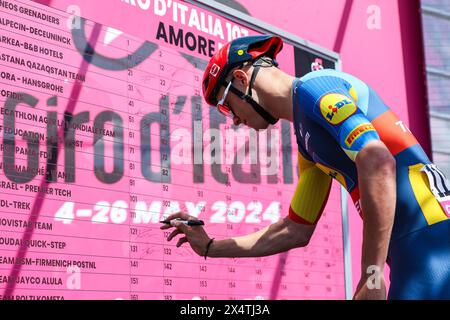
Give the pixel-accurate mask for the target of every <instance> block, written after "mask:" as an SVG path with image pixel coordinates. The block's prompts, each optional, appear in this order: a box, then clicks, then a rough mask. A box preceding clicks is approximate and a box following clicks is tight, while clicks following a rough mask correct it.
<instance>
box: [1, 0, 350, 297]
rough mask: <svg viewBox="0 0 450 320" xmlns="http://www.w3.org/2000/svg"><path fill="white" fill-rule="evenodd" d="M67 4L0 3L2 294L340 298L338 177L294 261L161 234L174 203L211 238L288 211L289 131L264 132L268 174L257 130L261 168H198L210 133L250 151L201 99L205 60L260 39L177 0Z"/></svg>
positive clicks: (285, 62)
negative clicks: (209, 250) (223, 46)
mask: <svg viewBox="0 0 450 320" xmlns="http://www.w3.org/2000/svg"><path fill="white" fill-rule="evenodd" d="M38 2H41V3H38ZM75 3H76V5H75V6H74V1H69V0H55V1H37V2H32V1H10V2H4V5H3V6H2V7H0V12H1V16H2V20H0V23H1V24H2V31H1V34H0V39H1V40H2V41H1V43H0V48H1V49H0V50H1V53H0V64H1V66H2V75H1V79H0V80H1V89H0V90H1V95H2V97H1V105H2V109H1V115H0V117H1V118H0V120H1V125H2V127H1V134H2V138H3V140H2V145H1V150H0V155H1V156H2V162H1V166H2V167H1V169H2V170H1V173H0V178H1V184H0V186H1V188H2V195H1V199H0V200H1V218H0V224H1V225H0V268H1V269H0V270H1V271H0V280H1V281H0V288H1V291H2V292H1V298H2V299H61V298H64V299H118V298H120V299H196V298H200V299H300V298H302V299H342V298H344V271H343V252H342V231H341V217H340V204H339V188H337V187H336V186H335V187H334V189H333V193H332V195H331V198H330V200H331V201H330V202H329V204H328V206H327V207H326V209H325V213H324V215H323V218H322V221H321V225H320V227H319V228H318V229H317V231H316V233H315V235H314V238H313V243H311V245H310V246H308V248H305V249H303V250H294V251H292V252H290V253H288V254H281V255H277V256H272V257H266V258H258V259H209V260H207V261H205V260H203V259H202V258H200V257H198V256H196V255H195V254H194V253H193V252H192V250H191V249H190V248H189V247H188V246H184V247H182V248H175V245H174V244H175V243H173V242H171V243H167V242H166V241H165V238H166V237H167V235H168V233H167V232H166V233H164V232H161V231H160V230H159V226H160V223H159V221H160V220H161V219H163V217H164V216H166V215H168V214H170V213H173V212H176V211H178V210H180V209H183V210H186V211H188V212H189V213H190V214H192V215H197V216H199V217H200V218H201V219H203V220H204V221H205V222H206V229H207V231H208V232H209V234H210V235H211V236H212V237H216V238H218V239H220V238H225V237H231V236H236V235H240V234H246V233H249V232H253V231H256V230H258V229H260V228H261V227H264V226H265V225H268V224H270V223H272V222H275V221H277V220H278V219H280V218H282V217H284V216H286V215H287V212H288V206H289V203H290V199H291V196H292V193H293V190H294V187H295V184H296V180H297V178H296V170H295V164H296V154H297V150H296V147H295V138H294V136H293V131H292V130H290V131H289V130H287V129H286V127H285V126H284V127H283V124H281V123H279V124H277V125H276V126H274V128H272V130H271V136H273V137H274V138H277V137H278V139H279V140H278V141H276V140H275V142H274V143H273V144H272V145H274V146H275V147H276V148H275V149H274V150H272V151H271V152H270V154H271V155H277V156H278V158H277V159H276V160H274V161H276V162H275V163H276V167H275V168H276V170H275V172H271V173H269V174H265V169H267V168H265V165H264V164H263V162H262V159H264V158H265V157H266V156H267V155H268V153H269V150H268V149H267V146H266V145H265V141H267V139H268V137H267V133H266V132H262V133H260V134H259V135H258V136H259V141H258V140H256V141H257V144H258V148H257V151H258V154H257V155H258V157H259V158H258V159H259V160H258V163H256V164H255V165H250V164H243V165H239V164H236V161H231V162H230V163H220V164H216V165H215V164H210V163H208V162H207V161H208V160H209V158H210V157H211V154H213V153H214V152H212V151H211V150H212V149H213V148H215V146H216V144H214V143H212V142H211V137H210V135H213V134H214V131H211V130H210V129H214V128H217V129H220V130H219V132H220V135H219V136H215V140H214V141H215V142H216V143H217V141H219V142H220V143H221V144H222V146H228V145H229V144H231V149H230V151H224V150H220V151H219V150H218V148H216V152H215V153H214V154H216V155H217V153H220V154H221V158H222V159H223V160H229V159H231V160H233V159H234V157H235V155H236V153H237V152H238V150H241V149H243V148H244V147H243V143H242V141H241V144H240V145H239V144H238V145H234V141H233V140H231V139H230V138H227V137H226V134H227V133H234V134H236V133H241V134H242V136H243V137H244V142H245V139H250V138H252V137H256V133H255V132H252V133H251V132H249V130H246V129H241V130H235V129H236V128H233V127H232V126H231V123H230V122H226V120H225V119H224V118H223V117H222V116H220V115H219V114H218V113H217V111H215V110H213V109H211V108H209V107H208V106H206V105H205V104H204V103H203V102H202V99H201V96H200V92H201V83H200V81H201V77H202V66H204V64H205V62H206V61H207V60H208V59H209V51H210V50H211V51H214V50H215V49H217V48H218V47H219V45H220V43H225V42H227V41H229V40H231V39H232V38H234V37H237V36H240V35H246V34H255V32H254V31H252V30H249V29H248V28H245V27H242V26H239V25H237V24H236V23H233V22H232V21H228V20H226V19H223V18H221V17H218V16H217V15H214V14H210V13H208V12H206V11H205V10H200V9H198V8H197V9H196V8H195V7H194V6H192V5H188V4H182V3H179V2H178V3H177V6H178V10H175V15H174V14H173V11H171V10H174V7H171V8H172V9H170V8H169V6H168V3H169V2H167V7H164V5H166V1H162V0H161V1H144V0H141V1H137V2H135V1H119V0H117V1H108V2H107V4H106V3H105V2H92V1H88V0H80V1H75ZM150 3H151V4H153V5H155V4H158V5H159V7H157V9H155V7H153V6H151V7H146V4H150ZM170 3H171V5H173V6H175V4H174V3H176V2H170ZM133 4H135V5H133ZM137 4H140V6H138V5H137ZM46 5H51V7H48V6H46ZM164 8H166V9H167V10H164ZM146 9H149V10H146ZM66 11H67V12H69V13H67V12H66ZM74 12H75V13H77V14H80V15H81V16H82V17H83V18H85V19H86V20H85V19H75V20H73V19H72V18H71V14H72V13H74ZM106 12H107V14H105V13H106ZM183 12H184V13H186V14H187V16H184V15H183ZM3 17H5V18H3ZM183 17H184V18H183ZM171 28H172V31H173V32H172V35H171V33H170V32H171V31H170V30H171ZM179 32H182V35H183V36H182V37H181V38H179V37H178V36H179V34H180V33H179ZM182 43H183V45H182ZM294 60H295V59H294V48H293V47H292V46H290V45H286V47H285V49H284V51H283V55H281V56H280V60H279V61H280V64H281V65H282V66H283V68H284V69H285V70H286V71H288V72H291V73H294V72H295V63H294ZM198 127H199V128H200V130H197V131H195V128H198ZM287 128H289V126H288V127H287ZM252 141H255V140H252ZM249 143H251V141H250V140H249ZM202 145H204V146H205V147H204V150H205V152H204V153H203V149H202V147H201V146H202ZM196 146H200V159H202V157H203V160H204V162H203V164H199V163H195V164H193V162H192V161H193V159H194V157H195V155H198V154H197V153H195V152H198V148H196ZM282 146H283V147H282ZM208 155H209V156H208ZM247 159H248V158H247ZM183 161H186V162H183ZM291 164H294V165H291Z"/></svg>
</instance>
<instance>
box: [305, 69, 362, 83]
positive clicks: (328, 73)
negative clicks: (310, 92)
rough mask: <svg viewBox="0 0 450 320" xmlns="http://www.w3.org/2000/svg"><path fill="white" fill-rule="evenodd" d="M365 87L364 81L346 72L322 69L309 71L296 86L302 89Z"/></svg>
mask: <svg viewBox="0 0 450 320" xmlns="http://www.w3.org/2000/svg"><path fill="white" fill-rule="evenodd" d="M340 85H344V86H350V87H361V86H364V87H365V86H367V85H366V83H365V82H364V81H362V80H361V79H359V78H357V77H356V76H354V75H351V74H349V73H346V72H342V71H338V70H335V69H322V70H317V71H311V72H309V73H307V74H305V75H304V76H302V77H300V78H299V81H298V82H297V86H302V87H304V88H308V87H309V88H316V87H328V86H340Z"/></svg>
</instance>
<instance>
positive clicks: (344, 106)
mask: <svg viewBox="0 0 450 320" xmlns="http://www.w3.org/2000/svg"><path fill="white" fill-rule="evenodd" d="M320 112H321V113H322V116H323V117H324V118H325V119H326V120H327V121H328V122H329V123H331V124H334V125H337V124H340V123H341V122H343V121H344V120H346V119H348V118H349V117H350V116H351V115H352V114H354V113H355V112H356V106H355V104H354V102H353V101H352V100H351V99H350V98H349V97H347V96H344V95H343V94H338V93H330V94H327V95H326V96H324V97H323V98H322V99H320Z"/></svg>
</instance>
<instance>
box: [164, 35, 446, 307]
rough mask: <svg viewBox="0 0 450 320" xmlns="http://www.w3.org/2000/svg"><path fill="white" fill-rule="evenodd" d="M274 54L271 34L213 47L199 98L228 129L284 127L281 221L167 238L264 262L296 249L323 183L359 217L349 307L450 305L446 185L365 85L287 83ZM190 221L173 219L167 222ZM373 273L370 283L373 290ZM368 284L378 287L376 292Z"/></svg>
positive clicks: (317, 212) (342, 79)
mask: <svg viewBox="0 0 450 320" xmlns="http://www.w3.org/2000/svg"><path fill="white" fill-rule="evenodd" d="M282 46H283V43H282V40H281V38H279V37H277V36H271V35H262V36H249V37H243V38H239V39H236V40H233V41H231V42H230V43H228V44H226V45H225V46H224V47H222V48H221V49H220V50H219V51H218V52H217V53H216V54H215V55H214V56H213V57H212V59H211V61H210V62H209V64H208V65H207V67H206V70H205V73H204V78H203V94H204V98H205V100H206V101H207V103H208V104H210V105H212V106H214V107H217V108H218V110H219V111H220V112H221V113H223V114H224V115H226V116H230V117H232V118H233V121H234V124H236V125H238V124H240V123H243V124H245V125H247V126H249V127H251V128H254V129H256V130H260V129H266V128H267V127H268V126H269V125H271V124H275V123H276V122H277V121H278V119H286V120H288V121H291V122H292V123H293V126H294V129H295V134H296V138H297V144H298V161H299V169H300V170H299V181H298V185H297V188H296V190H295V192H294V195H293V197H292V202H291V205H290V208H289V213H288V214H287V216H286V217H285V218H284V219H281V220H280V221H278V222H276V223H273V224H271V225H269V226H267V227H266V228H264V229H262V230H259V231H257V232H255V233H252V234H248V235H244V236H240V237H234V238H230V239H222V240H214V241H213V240H212V239H210V237H209V236H208V234H207V233H206V231H205V229H204V228H203V227H201V226H189V225H186V224H183V223H180V222H178V221H175V220H174V221H172V223H171V224H170V225H166V226H164V227H162V229H168V228H172V227H175V230H174V231H173V232H172V233H171V234H170V235H169V237H168V240H169V241H170V240H172V239H173V238H174V237H175V236H176V235H178V234H183V236H182V237H181V238H179V240H178V243H177V246H181V245H182V244H183V243H186V242H188V243H189V244H190V246H191V247H192V249H193V250H194V251H195V252H196V253H197V254H199V255H203V256H205V258H206V256H209V257H258V256H267V255H272V254H276V253H280V252H283V251H287V250H290V249H293V248H297V247H303V246H306V245H307V244H308V243H309V241H310V239H311V236H312V234H313V232H314V230H315V228H316V225H317V223H318V221H319V219H320V216H321V214H322V211H323V208H324V206H325V204H326V202H327V199H328V194H329V191H330V187H331V181H332V178H334V179H336V180H337V181H339V182H340V183H341V184H342V185H343V186H344V187H345V188H346V189H347V190H348V192H349V193H350V195H351V197H352V199H353V201H354V203H355V206H356V208H357V209H358V211H359V213H360V215H361V217H362V219H363V243H362V261H361V268H362V270H361V279H360V281H359V284H358V286H357V289H356V293H355V296H354V298H355V299H385V298H386V288H385V282H384V277H383V270H384V266H385V263H386V261H387V263H388V264H389V266H390V270H391V271H390V280H391V285H390V290H389V295H388V298H390V299H450V220H449V217H450V201H449V199H450V198H449V196H450V191H449V189H450V185H449V183H448V181H447V180H446V179H445V176H444V175H443V173H442V172H441V171H440V170H439V168H437V167H436V166H435V165H433V164H432V162H431V161H430V160H429V159H428V157H427V156H426V154H425V152H424V151H423V149H422V148H421V146H420V145H419V143H418V142H417V140H416V139H415V138H414V136H413V134H412V133H411V132H410V131H409V130H408V128H407V127H406V126H405V125H404V124H403V122H402V121H400V120H399V119H398V118H397V116H396V115H395V114H394V113H393V112H392V111H391V110H390V109H389V107H388V106H386V105H385V103H383V101H382V100H381V98H380V97H379V96H378V95H377V94H376V93H375V91H374V90H373V89H371V88H370V87H369V86H368V85H367V84H366V83H364V82H363V81H361V80H359V79H357V78H356V77H354V76H351V75H349V74H346V73H343V72H338V71H335V70H331V69H325V70H319V71H314V72H310V73H308V74H306V75H305V76H303V77H302V78H294V77H292V76H290V75H289V74H287V73H285V72H283V71H282V70H280V69H279V68H278V67H277V62H276V56H277V54H278V53H279V52H280V51H281V49H282ZM175 218H180V219H184V220H195V219H196V218H195V217H192V216H189V215H187V214H186V213H182V212H180V213H177V214H174V215H171V216H170V217H168V220H173V219H175ZM374 271H375V272H377V274H378V275H379V278H378V282H373V274H374ZM377 283H378V285H377Z"/></svg>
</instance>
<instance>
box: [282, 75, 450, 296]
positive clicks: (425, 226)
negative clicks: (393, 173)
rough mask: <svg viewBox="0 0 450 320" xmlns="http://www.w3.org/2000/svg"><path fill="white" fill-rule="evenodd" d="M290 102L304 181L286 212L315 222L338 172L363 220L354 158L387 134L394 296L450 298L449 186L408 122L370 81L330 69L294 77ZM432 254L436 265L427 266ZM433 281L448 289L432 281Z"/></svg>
mask: <svg viewBox="0 0 450 320" xmlns="http://www.w3.org/2000/svg"><path fill="white" fill-rule="evenodd" d="M293 105H294V121H293V125H294V129H295V134H296V138H297V144H298V150H299V154H298V158H299V182H298V185H297V189H296V191H295V194H294V196H293V199H292V202H291V206H290V210H289V217H290V218H291V219H292V220H293V221H295V222H298V223H304V224H316V223H317V222H318V220H319V219H320V216H321V214H322V212H323V208H324V206H325V203H326V201H327V199H328V194H329V191H330V186H331V179H332V178H334V179H336V180H337V181H339V182H340V184H341V185H342V186H343V187H344V188H346V189H347V191H348V192H349V193H350V195H351V197H352V200H353V202H354V203H355V206H356V208H357V209H358V211H359V213H360V215H361V216H362V218H363V219H364V213H363V212H362V210H361V206H360V197H359V189H358V175H357V170H356V165H355V159H356V157H357V155H358V152H360V151H361V150H362V149H363V148H364V146H366V145H367V144H368V143H369V142H371V141H374V140H381V141H383V142H384V144H385V145H386V146H387V148H388V149H389V151H390V152H391V154H392V155H393V156H394V157H395V160H396V168H397V202H396V210H395V221H394V226H393V230H392V237H391V242H390V247H389V253H388V263H389V265H390V267H391V289H390V298H394V299H395V298H399V299H401V298H442V297H445V298H449V299H450V218H449V217H450V214H449V213H450V202H449V201H448V197H449V196H450V191H449V189H450V186H449V184H448V181H447V180H446V179H445V176H444V175H443V173H442V172H441V171H440V170H439V169H438V168H437V167H436V166H434V165H433V164H432V163H431V161H430V160H429V158H428V157H427V155H426V154H425V152H424V151H423V149H422V148H421V146H420V145H419V143H418V142H417V140H416V139H415V137H414V136H413V134H412V133H411V132H410V131H409V129H408V128H407V127H406V125H405V124H404V123H403V122H402V121H401V120H400V119H399V118H398V117H397V116H396V115H395V114H394V113H393V112H392V111H391V110H390V109H389V108H388V107H387V106H386V105H385V104H384V103H383V101H382V100H381V99H380V97H379V96H378V95H377V94H376V93H375V91H374V90H372V89H371V88H370V87H369V86H368V85H367V84H365V83H364V82H363V81H361V80H359V79H357V78H356V77H354V76H351V75H349V74H346V73H343V72H338V71H335V70H332V69H326V70H320V71H314V72H311V73H308V74H306V75H305V76H304V77H302V78H300V79H296V80H295V81H294V84H293ZM446 201H447V202H446ZM445 209H447V210H445ZM438 229H439V231H436V230H438ZM433 230H434V231H433ZM431 232H433V233H432V234H431ZM419 235H420V236H419ZM436 237H438V238H439V239H440V240H441V241H440V242H439V241H437V240H436ZM421 241H422V242H421ZM406 243H407V245H406ZM431 244H433V246H432V245H431ZM407 246H413V247H411V248H408V247H407ZM420 248H421V250H419V249H420ZM438 251H439V254H438V253H437V252H438ZM433 255H434V256H433ZM416 259H421V264H418V263H416V266H419V265H420V267H416V268H412V267H411V266H408V265H407V264H406V263H414V261H415V260H416ZM433 259H435V260H434V261H433V263H434V265H435V266H434V267H433V266H430V265H429V263H431V262H429V261H431V260H433ZM438 265H439V272H436V266H438ZM442 266H444V268H446V269H445V271H442ZM408 268H409V270H413V271H411V272H415V276H416V278H417V276H418V275H420V274H424V276H423V277H422V280H423V282H421V286H418V285H417V279H416V280H414V281H413V280H412V278H411V277H412V276H411V277H409V274H410V273H408V272H406V269H408ZM426 272H427V274H428V275H427V276H425V273H426ZM425 278H426V279H428V280H424V279H425ZM419 282H420V281H419ZM436 283H442V284H444V285H447V288H446V289H444V290H441V288H440V287H439V288H434V287H433V285H434V284H436ZM411 292H413V293H411Z"/></svg>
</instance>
